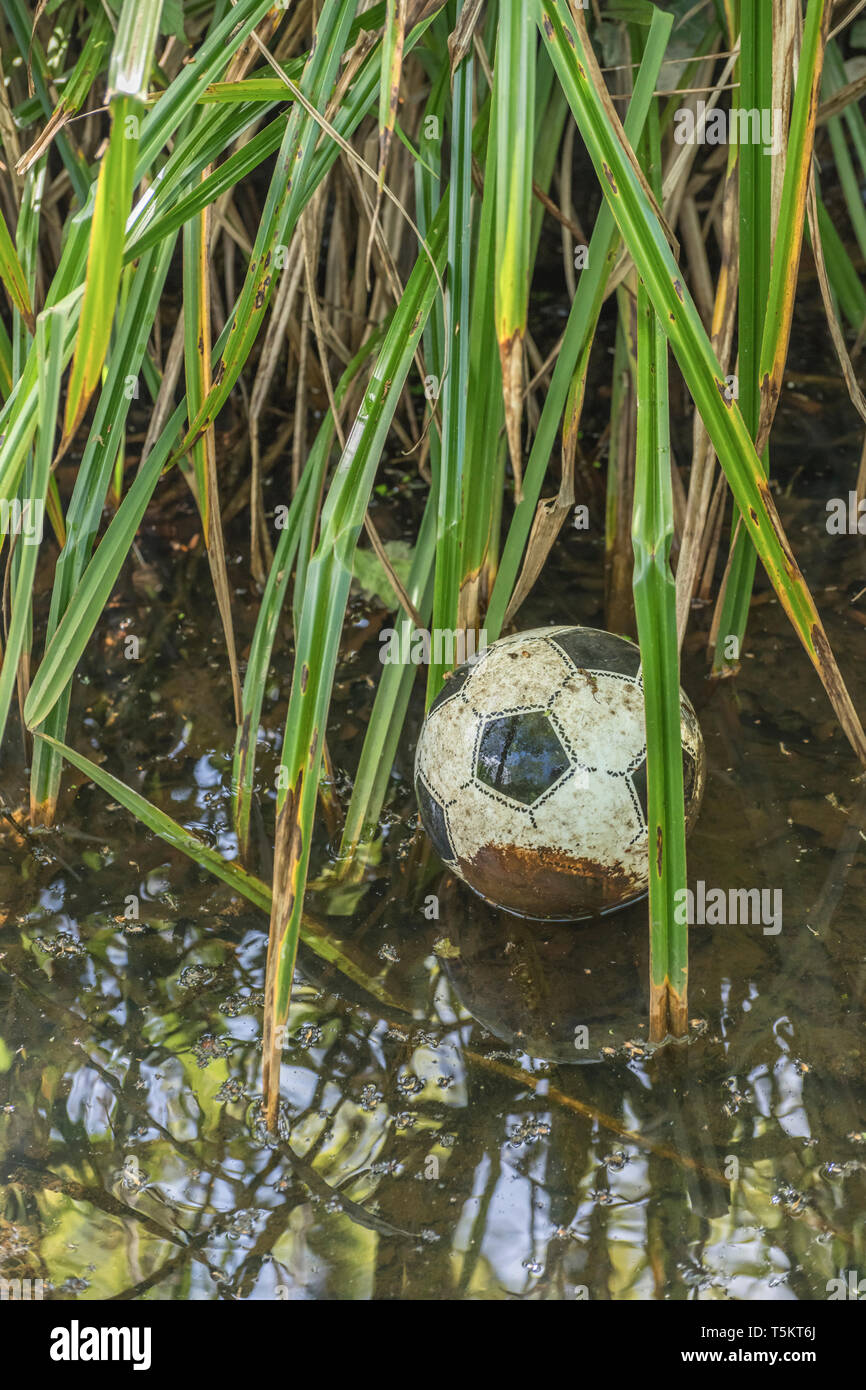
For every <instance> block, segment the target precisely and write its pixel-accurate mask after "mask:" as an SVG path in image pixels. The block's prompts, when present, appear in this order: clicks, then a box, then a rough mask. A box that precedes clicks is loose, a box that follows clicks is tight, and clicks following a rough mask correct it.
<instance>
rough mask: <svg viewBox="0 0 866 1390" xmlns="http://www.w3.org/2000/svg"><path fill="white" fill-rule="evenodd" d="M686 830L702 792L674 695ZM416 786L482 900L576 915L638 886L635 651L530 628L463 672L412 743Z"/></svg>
mask: <svg viewBox="0 0 866 1390" xmlns="http://www.w3.org/2000/svg"><path fill="white" fill-rule="evenodd" d="M680 713H681V732H682V745H683V778H684V785H685V802H686V829H687V830H691V827H692V825H693V824H694V821H695V820H696V818H697V814H698V810H699V808H700V803H701V796H702V794H703V788H704V746H703V740H702V738H701V731H700V728H699V726H698V721H697V717H696V715H695V712H694V710H693V709H692V706H691V704H690V703H689V701H688V699H687V698H686V696H685V695H683V694H682V693H681V699H680ZM415 791H416V793H417V796H418V805H419V808H420V810H421V818H422V820H423V822H424V826H425V829H426V830H427V833H428V835H429V836H430V838H431V840H432V841H433V844H434V846H435V848H436V851H437V853H438V854H439V855H440V857H441V858H442V859H443V860H444V861H445V863H446V864H449V865H450V866H451V867H452V868H453V869H454V871H455V872H456V873H458V874H459V875H460V877H461V878H463V879H465V880H466V882H467V883H468V884H469V886H470V887H471V888H474V889H475V891H476V892H477V893H480V895H481V896H482V897H483V898H486V899H487V900H488V901H489V902H492V903H494V904H495V905H496V906H498V907H504V908H506V909H507V910H508V911H510V912H517V913H521V914H523V915H525V916H527V917H542V918H549V919H569V918H575V917H584V916H588V915H591V914H593V913H598V912H602V911H604V910H606V909H609V908H614V907H619V906H622V905H623V904H624V903H626V902H629V901H631V900H632V899H634V898H636V897H640V895H641V894H642V893H645V892H646V889H647V822H646V818H647V782H646V736H645V730H644V701H643V684H642V681H641V674H640V651H639V649H638V648H637V647H636V646H635V645H634V643H633V642H627V641H626V640H625V639H624V638H622V637H614V636H613V635H612V634H611V633H609V632H600V631H598V630H596V629H595V628H588V627H550V628H536V629H535V630H533V631H532V632H521V633H517V634H515V635H514V636H513V637H503V638H502V639H501V640H500V641H498V642H494V643H493V645H492V646H490V647H488V648H487V649H486V650H485V651H484V652H482V654H481V655H480V656H479V657H478V658H477V659H476V660H475V661H473V662H467V663H466V664H465V665H463V666H460V667H459V668H458V669H457V670H456V671H455V672H454V673H453V675H452V676H451V677H450V678H449V680H447V681H446V683H445V686H444V688H443V689H442V691H441V692H440V693H439V695H438V696H437V698H436V699H435V700H434V702H433V704H432V705H431V707H430V711H429V713H428V715H427V719H426V720H425V722H424V726H423V728H422V730H421V735H420V738H419V740H418V750H417V754H416V757H415Z"/></svg>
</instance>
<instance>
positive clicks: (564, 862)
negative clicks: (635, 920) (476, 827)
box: [458, 844, 647, 918]
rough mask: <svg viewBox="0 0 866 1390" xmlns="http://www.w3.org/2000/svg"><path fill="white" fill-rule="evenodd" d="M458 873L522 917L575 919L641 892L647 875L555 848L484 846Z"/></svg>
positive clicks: (461, 864)
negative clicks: (578, 856)
mask: <svg viewBox="0 0 866 1390" xmlns="http://www.w3.org/2000/svg"><path fill="white" fill-rule="evenodd" d="M458 872H459V873H460V874H461V875H462V876H463V877H465V879H466V881H467V882H468V883H469V884H470V885H471V886H472V887H473V888H474V889H475V891H476V892H477V893H480V894H481V896H482V897H483V898H487V899H488V901H489V902H492V903H494V904H495V905H496V906H497V907H504V908H506V909H507V910H508V911H510V912H519V913H520V914H521V915H523V916H526V917H536V918H572V917H573V918H576V917H585V916H588V915H589V914H591V913H597V912H602V911H604V909H605V908H610V907H617V906H619V905H620V904H623V903H626V902H628V901H629V900H630V899H632V898H636V897H639V896H640V895H641V894H642V893H645V892H646V886H647V885H646V879H645V878H644V877H641V875H640V874H634V873H630V872H629V871H628V870H627V869H625V868H624V867H623V866H622V865H621V864H599V863H598V862H596V861H595V860H593V859H577V858H573V857H572V856H571V855H569V854H566V853H565V851H564V850H559V849H550V848H543V849H535V848H533V849H526V848H524V847H523V846H521V845H494V844H488V845H483V846H482V848H481V849H480V850H479V851H478V853H477V854H476V855H475V857H474V858H473V859H470V860H467V859H461V860H459V861H458Z"/></svg>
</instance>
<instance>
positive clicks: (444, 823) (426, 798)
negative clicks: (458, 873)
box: [415, 777, 457, 864]
mask: <svg viewBox="0 0 866 1390" xmlns="http://www.w3.org/2000/svg"><path fill="white" fill-rule="evenodd" d="M415 795H416V796H417V798H418V807H419V810H420V811H421V819H422V821H423V822H424V829H425V830H426V831H427V834H428V835H429V836H430V839H431V840H432V841H433V848H434V849H435V851H436V853H437V854H438V855H439V858H440V859H444V860H445V862H446V863H447V864H453V863H455V862H456V860H457V853H456V851H455V849H454V846H453V844H452V843H451V836H450V834H449V831H448V820H447V817H446V815H445V811H444V809H443V808H442V806H440V805H439V802H438V801H437V800H436V798H435V797H434V796H431V795H430V792H429V791H428V790H427V788H426V787H425V785H424V783H423V782H422V781H421V778H420V777H418V778H416V780H415Z"/></svg>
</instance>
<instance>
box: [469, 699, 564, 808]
mask: <svg viewBox="0 0 866 1390" xmlns="http://www.w3.org/2000/svg"><path fill="white" fill-rule="evenodd" d="M569 766H570V764H569V758H568V754H567V753H566V751H565V749H564V748H563V746H562V744H561V743H560V741H559V739H558V738H557V736H556V730H555V729H554V727H553V725H552V724H551V722H550V720H549V719H548V717H547V715H546V714H544V713H543V712H542V711H540V710H539V711H536V712H534V713H531V714H503V715H497V716H496V717H495V718H493V719H488V720H487V721H486V723H485V725H484V728H483V730H482V732H481V738H480V740H479V743H478V755H477V758H476V762H475V776H476V777H477V779H478V781H479V782H481V783H483V785H484V786H486V787H491V788H492V789H493V791H496V792H499V794H500V795H501V796H506V797H508V798H509V800H511V801H519V802H520V803H521V804H522V805H523V806H532V805H533V803H534V802H536V801H537V800H538V798H539V797H540V796H543V795H544V793H545V792H546V791H549V789H550V788H551V787H552V786H553V785H554V783H556V782H558V781H559V779H560V777H561V776H562V774H563V773H564V772H567V771H568V768H569Z"/></svg>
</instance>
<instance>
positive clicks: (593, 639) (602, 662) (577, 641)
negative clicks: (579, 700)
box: [548, 627, 640, 676]
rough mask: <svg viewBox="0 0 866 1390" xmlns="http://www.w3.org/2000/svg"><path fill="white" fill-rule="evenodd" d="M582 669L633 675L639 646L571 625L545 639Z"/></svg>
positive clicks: (590, 629)
mask: <svg viewBox="0 0 866 1390" xmlns="http://www.w3.org/2000/svg"><path fill="white" fill-rule="evenodd" d="M548 641H550V642H552V643H553V644H554V646H556V647H559V648H560V649H561V650H562V651H563V652H565V655H566V656H567V657H568V658H569V660H570V661H572V662H573V663H574V665H575V666H577V667H578V668H579V669H580V670H582V671H614V672H615V673H616V674H617V675H621V676H636V675H637V673H638V671H639V670H640V647H636V646H635V644H634V643H633V642H627V641H626V640H625V638H624V637H615V636H614V635H613V633H612V632H601V631H599V630H598V629H596V628H589V627H573V628H571V629H570V630H569V631H568V632H558V633H556V635H555V636H551V637H549V638H548Z"/></svg>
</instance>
